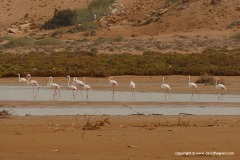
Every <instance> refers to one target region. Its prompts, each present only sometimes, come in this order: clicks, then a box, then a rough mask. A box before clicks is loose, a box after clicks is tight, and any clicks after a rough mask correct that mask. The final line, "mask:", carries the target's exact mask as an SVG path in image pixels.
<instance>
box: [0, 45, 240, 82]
mask: <svg viewBox="0 0 240 160" xmlns="http://www.w3.org/2000/svg"><path fill="white" fill-rule="evenodd" d="M239 61H240V50H231V51H228V50H222V51H216V50H206V51H204V52H203V53H201V54H178V53H169V54H161V53H151V54H150V52H146V53H145V54H144V55H131V54H113V55H109V54H99V55H96V54H95V53H92V52H90V51H84V52H83V51H82V52H75V53H70V52H62V53H52V54H45V53H30V54H18V55H16V54H0V76H16V74H17V73H27V72H29V73H31V74H32V75H33V76H49V75H52V76H66V75H68V74H69V75H71V76H96V77H98V76H108V75H188V74H190V75H202V74H203V73H209V74H210V75H240V72H239V71H240V63H239Z"/></svg>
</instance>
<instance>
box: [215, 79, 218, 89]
mask: <svg viewBox="0 0 240 160" xmlns="http://www.w3.org/2000/svg"><path fill="white" fill-rule="evenodd" d="M217 81H218V80H217V79H216V83H215V87H216V88H217Z"/></svg>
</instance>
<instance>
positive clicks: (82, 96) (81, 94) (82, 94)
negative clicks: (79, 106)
mask: <svg viewBox="0 0 240 160" xmlns="http://www.w3.org/2000/svg"><path fill="white" fill-rule="evenodd" d="M81 95H82V99H83V93H82V90H81Z"/></svg>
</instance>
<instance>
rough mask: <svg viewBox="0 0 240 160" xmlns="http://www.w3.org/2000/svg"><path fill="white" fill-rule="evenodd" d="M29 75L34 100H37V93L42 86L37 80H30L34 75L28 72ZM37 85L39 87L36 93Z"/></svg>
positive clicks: (28, 80)
mask: <svg viewBox="0 0 240 160" xmlns="http://www.w3.org/2000/svg"><path fill="white" fill-rule="evenodd" d="M27 77H28V79H27V82H28V84H29V85H30V86H32V87H33V100H36V99H37V94H38V91H39V88H40V87H39V84H38V82H37V81H35V80H30V79H31V78H32V76H31V75H30V74H28V75H27ZM35 87H36V89H37V92H36V94H34V93H35Z"/></svg>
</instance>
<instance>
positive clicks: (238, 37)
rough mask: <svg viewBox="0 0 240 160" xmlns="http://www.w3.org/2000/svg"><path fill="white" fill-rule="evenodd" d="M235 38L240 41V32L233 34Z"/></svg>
mask: <svg viewBox="0 0 240 160" xmlns="http://www.w3.org/2000/svg"><path fill="white" fill-rule="evenodd" d="M233 38H234V39H236V40H238V41H240V32H238V33H237V34H236V35H234V36H233Z"/></svg>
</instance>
